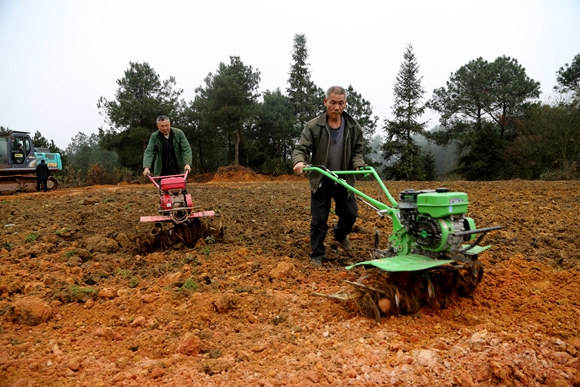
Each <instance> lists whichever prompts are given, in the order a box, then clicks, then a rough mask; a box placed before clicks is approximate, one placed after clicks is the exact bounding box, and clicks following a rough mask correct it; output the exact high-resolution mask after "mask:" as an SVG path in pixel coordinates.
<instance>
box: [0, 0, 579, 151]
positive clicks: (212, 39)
mask: <svg viewBox="0 0 580 387" xmlns="http://www.w3.org/2000/svg"><path fill="white" fill-rule="evenodd" d="M295 34H305V35H306V38H307V40H308V43H307V48H308V52H309V54H310V57H309V63H310V71H311V76H312V80H313V81H314V83H315V84H316V85H317V86H319V87H321V88H323V89H326V88H328V87H329V86H331V85H334V84H338V85H342V86H344V87H348V85H352V86H353V88H354V89H355V90H356V91H357V92H359V93H360V94H362V96H363V98H365V99H367V100H368V101H369V102H370V103H371V104H372V106H373V111H374V114H375V115H377V116H379V118H380V122H381V123H382V121H383V119H384V118H385V117H387V118H391V105H392V99H393V98H392V96H393V85H394V82H395V77H396V75H397V72H398V71H399V66H400V64H401V62H402V61H403V53H404V51H405V47H406V46H407V45H408V44H412V45H413V48H414V53H415V56H416V58H417V60H418V62H419V65H420V74H419V75H420V76H423V80H422V85H423V87H424V88H425V90H426V91H427V93H426V95H425V98H426V99H428V98H430V97H431V95H432V92H433V90H434V89H436V88H439V87H442V86H445V82H446V81H447V80H448V79H449V76H450V74H451V73H452V72H455V71H457V70H458V69H459V68H460V67H461V66H463V65H465V64H467V63H468V62H469V61H471V60H473V59H476V58H478V57H482V58H483V59H485V60H488V61H493V60H495V59H496V58H497V57H499V56H502V55H506V56H510V57H512V58H515V59H517V60H518V62H519V63H520V64H521V65H522V66H523V67H524V68H525V69H526V71H527V74H528V76H529V77H531V78H532V79H534V80H536V81H539V82H540V84H541V88H542V92H543V95H542V98H543V99H546V98H548V97H549V96H550V95H551V94H552V88H553V86H554V84H555V81H556V71H557V70H558V69H559V68H560V67H562V66H563V65H564V64H566V63H570V62H571V61H572V59H573V58H574V56H575V55H577V54H579V53H580V0H549V1H548V0H525V1H524V0H498V1H496V0H485V1H483V0H482V1H469V0H458V1H451V0H449V1H445V0H417V1H412V0H406V1H403V0H399V1H387V0H382V1H381V0H369V1H367V0H357V1H342V0H334V1H318V0H292V1H275V0H253V1H250V0H247V1H245V0H225V1H220V0H212V1H210V0H206V1H198V0H190V1H185V0H183V1H177V0H176V1H173V0H163V1H153V0H78V1H77V0H70V1H69V0H0V125H1V126H4V127H9V128H10V129H13V130H21V131H27V132H30V133H32V134H33V133H34V132H36V131H37V130H38V131H40V132H41V133H42V134H43V135H44V136H45V137H46V138H48V139H52V140H54V141H55V144H56V145H57V146H58V147H60V148H62V149H65V148H66V147H67V146H68V144H69V143H70V139H71V138H72V137H74V136H75V135H76V134H78V133H79V132H83V133H85V134H87V135H90V134H91V133H95V132H96V131H97V130H98V128H99V127H106V124H105V122H104V119H103V117H102V116H101V115H99V111H98V109H97V106H96V104H97V101H98V99H99V97H101V96H103V97H105V98H106V99H109V100H113V99H114V98H115V92H116V90H117V84H116V80H117V79H120V78H122V77H123V72H124V71H125V70H126V69H127V68H128V67H129V62H130V61H132V62H147V63H149V65H151V67H152V68H153V69H154V70H155V71H156V72H157V73H158V74H159V75H160V77H161V79H164V80H165V79H167V78H168V77H170V76H174V77H175V78H176V82H177V87H178V88H181V89H183V90H184V93H183V94H182V97H183V98H184V99H185V100H186V101H190V100H193V98H194V96H195V88H196V87H198V86H201V85H204V81H203V80H204V78H205V77H206V76H207V75H208V73H209V72H215V70H216V69H217V68H218V66H219V63H220V62H224V63H229V57H230V56H233V55H236V56H239V57H240V58H241V60H242V61H243V62H244V64H245V65H249V66H252V67H253V68H254V69H258V70H259V71H260V72H261V83H260V90H261V91H265V90H268V89H269V90H273V89H275V88H277V87H279V88H280V89H281V90H282V91H285V89H286V87H287V86H288V84H287V80H288V72H289V69H290V64H291V62H292V57H291V52H292V45H293V40H294V35H295ZM425 118H430V119H431V120H432V121H431V123H430V126H433V125H435V124H436V123H437V122H436V120H437V117H436V116H433V114H430V115H428V116H426V117H425ZM152 125H153V123H152Z"/></svg>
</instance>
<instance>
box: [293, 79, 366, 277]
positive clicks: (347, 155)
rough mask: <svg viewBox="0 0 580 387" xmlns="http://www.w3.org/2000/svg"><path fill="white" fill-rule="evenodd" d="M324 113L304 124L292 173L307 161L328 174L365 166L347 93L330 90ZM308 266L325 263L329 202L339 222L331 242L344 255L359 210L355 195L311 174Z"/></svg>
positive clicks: (349, 178)
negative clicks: (332, 204) (319, 166)
mask: <svg viewBox="0 0 580 387" xmlns="http://www.w3.org/2000/svg"><path fill="white" fill-rule="evenodd" d="M324 106H325V107H326V112H325V113H323V114H321V115H320V116H318V117H316V118H315V119H313V120H311V121H309V122H307V123H306V126H305V127H304V130H303V131H302V134H301V136H300V140H299V142H298V144H297V145H296V147H295V148H294V152H293V153H292V164H293V165H294V173H296V174H301V173H302V169H303V168H304V167H305V165H306V163H307V161H308V158H309V157H310V155H312V156H311V159H310V164H312V165H324V166H326V167H327V168H328V169H330V170H331V171H344V170H354V169H359V168H360V167H363V166H364V165H365V162H364V159H363V156H362V150H363V143H364V140H363V134H362V128H361V126H360V125H359V124H358V123H357V122H356V121H355V120H354V119H353V118H352V117H351V116H350V115H348V114H347V113H346V112H345V111H344V108H345V107H346V91H345V90H344V88H342V87H340V86H332V87H331V88H329V89H328V91H327V92H326V98H324ZM309 180H310V190H311V195H310V210H311V213H312V220H311V222H310V245H311V247H312V253H311V254H310V262H311V263H312V264H313V265H315V266H321V265H322V262H323V261H324V260H325V259H326V249H325V247H324V239H325V238H326V232H327V231H328V223H327V222H328V214H329V212H330V206H331V201H332V199H334V202H335V203H336V206H335V213H336V215H338V222H337V223H336V225H335V226H334V228H333V233H334V239H335V240H336V241H338V242H339V243H340V246H341V247H342V249H343V250H345V251H347V252H348V251H350V250H351V244H350V241H349V239H348V234H350V232H351V231H352V226H353V225H354V223H355V221H356V217H357V216H358V206H357V204H356V199H355V197H354V194H351V193H350V191H348V190H347V189H346V188H344V187H343V186H341V185H338V184H335V183H334V182H333V181H332V180H330V179H328V178H325V177H323V175H321V174H320V173H317V172H310V175H309ZM355 180H356V178H355V175H346V181H347V182H348V184H349V185H351V186H354V183H355Z"/></svg>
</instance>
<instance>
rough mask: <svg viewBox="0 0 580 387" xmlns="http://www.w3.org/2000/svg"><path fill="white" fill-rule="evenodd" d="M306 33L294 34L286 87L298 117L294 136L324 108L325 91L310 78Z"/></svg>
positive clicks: (298, 134) (293, 109) (295, 114)
mask: <svg viewBox="0 0 580 387" xmlns="http://www.w3.org/2000/svg"><path fill="white" fill-rule="evenodd" d="M306 41H307V40H306V35H298V34H296V35H294V46H293V50H292V60H293V61H294V63H293V64H292V65H291V66H290V73H289V77H288V83H289V86H288V88H287V89H286V92H287V93H288V98H289V99H290V105H291V106H292V111H293V114H294V117H295V118H296V123H295V130H294V137H295V138H298V137H299V136H300V132H301V131H302V129H303V128H304V125H305V124H306V122H308V121H309V120H311V119H312V118H314V117H316V116H317V115H318V114H319V113H320V111H321V110H322V106H323V102H322V99H323V98H324V92H323V91H322V89H320V88H319V87H317V86H316V85H315V84H314V82H312V80H311V79H310V70H309V68H308V67H309V66H310V63H307V62H306V61H307V60H308V49H307V48H306Z"/></svg>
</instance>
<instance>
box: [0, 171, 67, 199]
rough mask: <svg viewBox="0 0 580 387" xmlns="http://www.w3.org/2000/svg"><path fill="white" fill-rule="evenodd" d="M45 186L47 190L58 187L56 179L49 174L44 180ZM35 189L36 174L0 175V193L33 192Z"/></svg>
mask: <svg viewBox="0 0 580 387" xmlns="http://www.w3.org/2000/svg"><path fill="white" fill-rule="evenodd" d="M46 187H47V188H48V189H49V190H53V189H56V188H57V187H58V181H57V180H56V179H55V178H54V177H52V176H50V177H49V178H48V180H47V182H46ZM35 191H36V176H34V175H9V176H0V193H1V194H3V195H5V194H13V193H16V192H35Z"/></svg>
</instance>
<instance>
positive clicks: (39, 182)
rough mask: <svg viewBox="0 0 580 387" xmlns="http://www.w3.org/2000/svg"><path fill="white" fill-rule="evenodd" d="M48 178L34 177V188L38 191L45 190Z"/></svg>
mask: <svg viewBox="0 0 580 387" xmlns="http://www.w3.org/2000/svg"><path fill="white" fill-rule="evenodd" d="M47 180H48V179H36V190H37V191H40V190H41V189H42V190H43V191H44V192H46V191H47V187H46V181H47Z"/></svg>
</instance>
